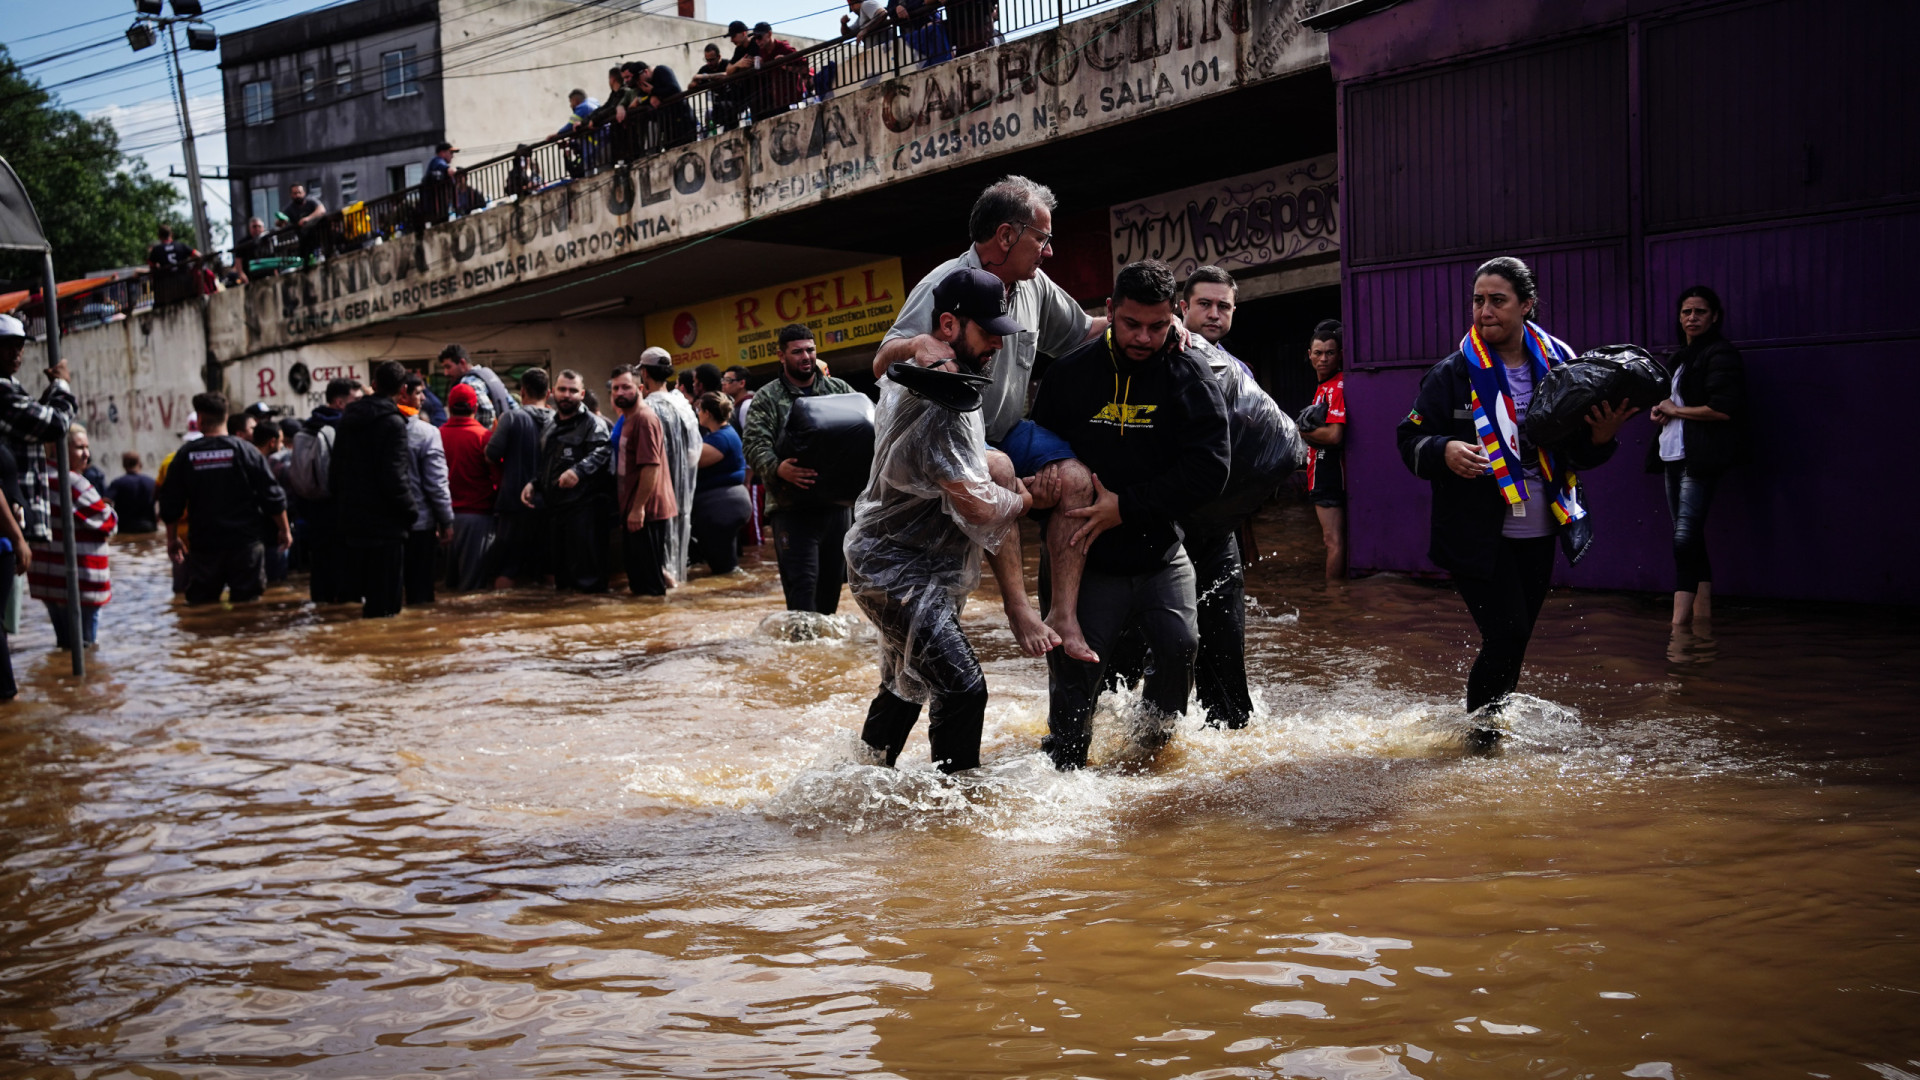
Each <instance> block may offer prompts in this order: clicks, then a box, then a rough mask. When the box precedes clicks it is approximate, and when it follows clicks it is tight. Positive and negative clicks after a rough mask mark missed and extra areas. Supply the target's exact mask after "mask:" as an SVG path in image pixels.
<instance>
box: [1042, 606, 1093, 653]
mask: <svg viewBox="0 0 1920 1080" xmlns="http://www.w3.org/2000/svg"><path fill="white" fill-rule="evenodd" d="M1046 621H1047V625H1048V626H1051V627H1053V630H1054V633H1056V634H1059V635H1060V648H1062V649H1064V650H1065V651H1066V654H1067V655H1068V656H1069V657H1071V658H1073V659H1075V660H1083V661H1085V662H1087V663H1089V664H1097V663H1099V662H1100V654H1098V653H1096V652H1094V651H1093V649H1092V648H1091V647H1090V646H1088V644H1087V637H1086V635H1085V634H1082V633H1081V632H1080V620H1079V619H1076V618H1073V617H1072V616H1070V615H1068V614H1067V613H1066V612H1065V611H1064V610H1062V609H1060V608H1055V609H1054V610H1053V611H1052V613H1050V614H1049V615H1048V616H1047V620H1046Z"/></svg>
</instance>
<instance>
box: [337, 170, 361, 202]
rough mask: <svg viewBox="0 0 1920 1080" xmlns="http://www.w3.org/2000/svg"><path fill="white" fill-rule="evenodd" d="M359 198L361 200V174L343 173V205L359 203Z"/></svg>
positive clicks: (341, 190)
mask: <svg viewBox="0 0 1920 1080" xmlns="http://www.w3.org/2000/svg"><path fill="white" fill-rule="evenodd" d="M359 198H360V174H359V173H357V172H343V173H341V174H340V201H341V202H342V203H343V204H344V203H351V202H357V201H359Z"/></svg>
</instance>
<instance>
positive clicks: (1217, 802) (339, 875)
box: [0, 507, 1920, 1080]
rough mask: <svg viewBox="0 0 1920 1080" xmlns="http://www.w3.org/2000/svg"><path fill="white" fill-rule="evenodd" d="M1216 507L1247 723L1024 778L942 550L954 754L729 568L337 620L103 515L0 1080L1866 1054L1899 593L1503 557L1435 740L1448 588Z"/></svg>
mask: <svg viewBox="0 0 1920 1080" xmlns="http://www.w3.org/2000/svg"><path fill="white" fill-rule="evenodd" d="M1260 536H1261V539H1262V548H1263V550H1264V551H1272V552H1274V553H1275V554H1274V555H1273V556H1272V557H1270V558H1268V559H1267V560H1266V561H1264V562H1263V563H1262V564H1260V565H1259V566H1258V567H1256V568H1255V569H1254V570H1253V571H1252V572H1251V573H1250V575H1249V581H1248V587H1249V594H1250V603H1249V620H1248V622H1249V636H1250V642H1249V645H1250V652H1251V654H1252V658H1253V663H1254V668H1255V671H1256V684H1257V692H1256V703H1257V714H1256V717H1255V719H1254V721H1253V723H1252V724H1251V725H1250V726H1249V727H1248V728H1247V729H1245V730H1243V731H1220V730H1214V729H1211V728H1206V727H1203V726H1201V725H1200V724H1199V723H1198V722H1197V718H1189V719H1187V720H1185V721H1183V722H1182V723H1181V725H1180V727H1179V730H1178V732H1177V734H1176V736H1175V738H1174V741H1173V743H1172V744H1171V745H1170V746H1169V747H1168V748H1167V750H1166V751H1164V752H1163V753H1162V754H1160V755H1159V757H1158V758H1157V759H1155V760H1154V761H1152V762H1150V763H1141V762H1138V761H1135V760H1133V759H1131V758H1130V756H1129V755H1130V750H1129V747H1128V745H1127V743H1126V740H1125V739H1123V738H1122V737H1120V734H1119V728H1120V726H1121V725H1120V724H1119V723H1118V720H1119V718H1122V717H1124V716H1126V715H1127V710H1128V707H1129V702H1128V701H1127V700H1126V699H1125V698H1124V697H1122V698H1118V699H1115V700H1112V701H1110V702H1109V703H1108V704H1107V705H1106V706H1104V707H1103V712H1102V714H1101V717H1100V719H1099V724H1100V729H1101V734H1100V737H1099V740H1098V741H1097V742H1096V745H1095V748H1094V753H1093V761H1094V762H1095V765H1096V767H1095V768H1094V769H1092V770H1089V771H1087V772H1082V773H1075V774H1069V775H1061V774H1057V773H1055V772H1053V771H1052V769H1051V768H1049V767H1048V766H1047V764H1046V761H1045V758H1044V757H1043V756H1042V755H1040V754H1039V753H1038V752H1037V744H1038V740H1039V737H1040V735H1041V734H1042V732H1043V731H1044V729H1045V723H1046V694H1045V681H1044V668H1043V666H1042V665H1041V664H1040V663H1039V662H1038V661H1033V660H1028V659H1025V658H1022V657H1021V656H1020V655H1019V651H1018V649H1017V647H1016V646H1015V644H1014V641H1013V639H1012V637H1011V635H1010V634H1009V633H1008V632H1007V631H1006V629H1005V628H1004V626H1002V625H1000V624H999V622H998V605H997V603H996V602H995V600H996V598H995V597H993V596H992V595H991V592H992V585H991V582H989V584H988V586H987V587H986V589H985V590H983V593H982V595H981V596H980V597H978V598H976V601H975V602H974V603H973V604H972V605H970V607H969V609H968V612H967V622H968V625H969V627H970V629H971V630H972V632H973V633H974V635H975V639H976V643H977V644H978V645H979V647H980V652H981V656H982V660H983V662H984V664H985V666H986V668H987V671H988V677H989V682H990V686H991V689H992V691H993V695H994V697H993V701H992V704H991V705H990V707H989V711H988V715H987V737H986V738H987V742H986V748H985V754H984V759H985V761H986V764H985V766H984V767H983V768H981V769H980V770H978V771H976V772H975V773H973V774H970V775H966V776H960V777H954V778H946V777H942V776H940V775H939V774H937V773H935V772H933V771H932V770H931V767H930V765H929V763H928V761H927V751H926V744H925V741H924V739H923V738H920V739H916V741H915V742H914V743H913V744H912V745H910V747H909V749H908V752H907V754H906V755H905V756H904V757H903V759H902V768H901V769H900V770H899V771H891V770H886V769H881V768H876V767H874V766H872V765H871V764H868V763H867V758H866V757H865V755H864V754H863V753H862V751H861V748H860V744H859V741H858V739H857V737H856V735H855V731H856V730H857V728H858V725H859V723H860V720H861V718H862V717H863V716H864V712H865V708H866V703H867V701H868V699H869V697H870V695H871V693H872V689H873V687H874V685H875V684H876V682H877V678H878V674H877V670H876V667H875V664H874V656H873V640H872V636H871V633H870V632H869V631H868V630H867V628H866V627H865V626H864V624H862V623H861V622H860V621H859V619H858V617H857V616H855V617H852V618H842V619H838V620H834V621H831V622H818V621H808V622H807V624H806V625H801V624H800V623H799V622H797V621H796V620H794V619H792V618H790V617H788V616H786V615H784V613H780V612H778V610H777V609H778V606H779V602H778V589H777V583H776V582H775V580H774V576H773V573H772V571H771V568H770V566H763V565H761V564H759V563H757V562H751V561H750V562H749V565H748V567H747V569H746V571H745V572H744V573H742V574H740V575H736V576H733V577H729V578H722V579H703V580H699V581H696V582H694V583H693V584H692V585H691V586H689V587H688V588H687V589H684V590H681V591H680V592H678V593H677V594H676V595H675V597H674V598H673V599H672V600H670V601H668V602H666V603H658V602H638V601H632V600H628V599H625V598H614V597H596V598H583V597H562V598H555V597H553V596H549V595H544V594H535V593H531V592H523V593H515V594H511V595H498V596H484V597H463V598H457V599H454V600H451V601H447V602H443V603H441V604H440V605H438V606H436V607H434V608H432V609H430V610H427V611H409V612H407V613H405V614H404V615H402V616H401V617H400V618H398V619H395V620H389V621H383V622H378V623H371V624H369V623H363V622H361V621H359V620H357V619H354V618H352V617H351V616H352V614H353V612H352V611H351V610H349V609H327V610H320V611H316V610H315V609H313V608H311V607H309V606H306V605H303V604H301V603H299V602H298V599H297V598H296V597H295V596H294V595H293V594H290V593H287V592H284V591H275V592H272V593H269V596H268V600H267V602H266V603H263V604H261V605H256V606H254V607H251V608H246V609H242V610H225V611H214V610H204V611H186V610H183V609H179V608H176V607H173V606H171V605H170V604H169V602H168V598H167V596H166V595H165V589H164V584H163V583H164V577H163V567H162V562H161V553H160V552H159V551H158V550H157V547H156V546H155V545H154V544H152V543H151V542H136V543H134V544H131V545H124V546H122V547H119V548H117V549H116V556H115V559H116V574H115V576H116V579H117V580H116V590H115V592H116V596H117V599H116V600H115V602H114V604H113V606H112V607H111V608H110V609H109V610H108V613H107V615H106V617H105V618H104V619H103V622H102V644H101V646H100V648H99V650H98V651H97V653H96V655H95V656H94V657H93V659H92V676H91V677H90V679H89V680H88V681H87V682H86V683H85V684H84V685H76V684H74V683H73V682H72V680H70V679H67V678H64V677H63V672H64V671H65V667H64V661H63V659H62V658H61V657H60V656H58V655H56V654H53V653H52V652H51V646H52V641H51V635H50V633H49V632H47V631H46V630H45V629H44V620H43V618H42V617H41V616H40V613H39V612H37V611H29V612H28V613H27V617H26V620H27V622H28V623H29V624H30V625H29V630H28V632H27V633H25V634H23V635H21V636H20V637H18V638H16V639H15V646H16V649H17V653H16V666H17V668H18V670H19V672H20V675H21V678H22V683H23V697H22V700H21V701H19V702H16V703H14V704H13V705H11V706H7V707H5V711H4V715H3V716H0V748H3V749H4V751H5V752H6V753H7V755H8V756H9V759H10V760H11V762H12V764H13V767H12V768H11V769H9V770H7V771H6V773H5V779H4V781H0V783H3V784H4V794H3V799H4V801H3V802H0V807H4V809H3V810H0V813H3V814H4V825H5V834H4V835H5V839H4V840H0V882H4V893H0V895H4V897H5V900H4V901H0V950H3V951H0V956H4V960H0V1032H4V1039H5V1051H4V1053H0V1059H4V1060H0V1074H3V1075H21V1076H27V1075H32V1076H50V1075H52V1076H67V1075H71V1076H133V1075H145V1076H195V1077H242V1076H245V1077H268V1076H273V1077H280V1076H340V1077H348V1076H398V1075H415V1074H426V1073H430V1072H452V1073H455V1074H458V1075H471V1076H499V1075H507V1074H510V1073H518V1072H523V1071H529V1070H538V1071H541V1072H545V1073H554V1074H565V1075H583V1074H584V1075H620V1076H634V1075H639V1076H671V1077H708V1076H713V1077H800V1076H807V1077H817V1076H831V1075H842V1074H856V1073H857V1074H861V1075H864V1076H903V1077H961V1076H1036V1077H1037V1076H1059V1077H1066V1076H1098V1077H1155V1078H1190V1080H1198V1078H1203V1077H1327V1078H1340V1080H1362V1078H1374V1077H1423V1078H1433V1077H1449V1076H1475V1077H1478V1076H1509V1075H1512V1076H1518V1075H1529V1076H1532V1075H1539V1076H1556V1075H1564V1076H1569V1077H1571V1076H1588V1075H1591V1076H1623V1075H1624V1076H1645V1077H1651V1076H1671V1077H1683V1076H1730V1075H1740V1076H1747V1075H1753V1076H1761V1075H1766V1076H1771V1075H1780V1076H1810V1075H1811V1076H1818V1075H1828V1076H1871V1075H1874V1074H1878V1075H1880V1076H1883V1077H1899V1076H1904V1075H1920V1038H1917V1037H1916V1035H1915V1032H1916V1031H1920V1026H1917V1025H1915V1024H1914V1022H1913V1017H1914V1016H1915V1015H1920V1012H1917V1011H1916V1009H1917V1008H1920V1006H1916V1002H1920V954H1917V952H1916V943H1915V939H1914V936H1913V930H1912V923H1913V918H1912V916H1913V912H1914V910H1915V902H1916V900H1920V839H1917V838H1916V828H1915V810H1916V807H1920V799H1917V798H1916V796H1915V794H1914V787H1913V785H1912V783H1911V781H1912V779H1913V776H1914V771H1915V764H1916V760H1917V759H1920V740H1916V737H1915V734H1914V727H1913V724H1912V720H1913V714H1914V703H1915V700H1916V694H1915V682H1916V672H1920V663H1916V660H1920V644H1917V643H1916V640H1915V635H1914V633H1913V627H1912V625H1911V621H1910V619H1908V618H1906V617H1905V616H1903V615H1900V614H1889V613H1884V612H1871V611H1846V610H1828V609H1809V608H1805V607H1774V606H1759V605H1749V606H1745V607H1743V606H1741V605H1739V604H1738V603H1734V602H1724V601H1723V602H1722V603H1721V604H1720V605H1718V606H1719V609H1720V610H1719V612H1718V619H1717V624H1716V625H1715V626H1714V627H1713V628H1712V629H1713V640H1712V641H1711V642H1706V641H1704V640H1703V639H1701V638H1699V637H1698V636H1696V637H1695V639H1694V640H1690V641H1687V642H1681V641H1679V639H1677V638H1674V637H1673V636H1672V635H1670V634H1669V632H1668V627H1667V625H1666V621H1665V612H1664V611H1663V610H1661V609H1662V607H1663V606H1664V603H1665V600H1664V598H1659V597H1653V598H1639V597H1624V596H1608V595H1587V594H1571V593H1564V592H1563V593H1556V594H1554V595H1553V597H1552V598H1551V599H1550V600H1549V602H1548V605H1547V610H1546V612H1545V613H1544V614H1543V617H1542V629H1541V631H1540V635H1539V638H1538V640H1537V641H1536V644H1535V647H1534V650H1533V655H1532V657H1531V663H1530V668H1529V674H1528V676H1527V679H1526V680H1525V682H1524V683H1523V687H1522V688H1523V690H1524V691H1525V694H1526V695H1527V696H1525V697H1524V698H1523V700H1522V701H1521V702H1520V707H1519V708H1517V709H1515V710H1513V714H1512V723H1513V732H1514V735H1513V738H1511V739H1509V740H1507V744H1506V746H1505V748H1504V750H1503V752H1502V753H1501V754H1500V755H1499V756H1497V757H1494V758H1491V759H1469V758H1466V757H1465V756H1463V755H1462V753H1461V752H1460V746H1461V736H1462V733H1463V730H1464V717H1463V716H1462V715H1461V714H1460V709H1459V706H1458V695H1459V692H1460V687H1461V685H1462V684H1463V682H1464V678H1465V670H1466V667H1467V665H1468V664H1469V663H1470V662H1471V659H1472V649H1471V634H1472V632H1471V626H1470V624H1469V623H1468V621H1467V619H1466V617H1465V614H1464V612H1463V611H1462V610H1461V609H1460V606H1459V604H1458V602H1457V600H1455V599H1454V597H1453V596H1452V594H1451V593H1450V592H1448V591H1446V590H1444V589H1442V588H1437V587H1434V586H1430V585H1426V584H1421V583H1416V582H1410V581H1407V580H1404V579H1398V578H1393V577H1384V576H1383V577H1376V578H1372V579H1368V580H1364V581H1360V582H1356V583H1353V584H1352V585H1350V586H1346V587H1337V588H1328V587H1327V586H1326V585H1324V583H1321V582H1319V581H1318V580H1317V577H1318V567H1319V556H1318V553H1317V551H1316V550H1315V549H1316V548H1317V539H1318V529H1317V527H1316V526H1315V525H1314V524H1313V522H1312V520H1311V516H1310V514H1308V513H1306V512H1305V511H1304V509H1300V508H1292V507H1289V508H1285V509H1280V510H1276V511H1274V512H1272V513H1271V514H1270V515H1269V516H1268V518H1267V519H1264V520H1263V521H1262V522H1261V523H1260ZM1031 547H1032V545H1031V544H1030V545H1029V548H1031Z"/></svg>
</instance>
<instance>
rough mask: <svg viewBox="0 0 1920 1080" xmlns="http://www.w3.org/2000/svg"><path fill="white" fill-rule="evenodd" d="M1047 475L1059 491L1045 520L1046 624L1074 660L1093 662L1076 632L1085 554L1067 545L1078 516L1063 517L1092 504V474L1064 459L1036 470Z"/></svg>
mask: <svg viewBox="0 0 1920 1080" xmlns="http://www.w3.org/2000/svg"><path fill="white" fill-rule="evenodd" d="M1049 475H1051V478H1052V480H1053V481H1054V483H1055V486H1056V487H1057V488H1058V489H1059V492H1060V501H1059V502H1058V503H1056V504H1055V505H1054V508H1053V516H1052V517H1050V518H1048V519H1047V559H1048V561H1049V562H1050V563H1051V564H1052V566H1053V582H1052V584H1053V595H1052V598H1051V599H1050V600H1049V607H1048V609H1047V625H1048V626H1051V627H1053V629H1054V632H1055V633H1057V634H1059V635H1060V647H1061V648H1062V649H1064V650H1066V654H1067V655H1068V656H1070V657H1072V658H1073V659H1075V660H1084V661H1087V662H1089V663H1097V662H1098V661H1099V659H1100V658H1099V657H1098V656H1096V655H1094V652H1093V650H1092V649H1091V648H1089V647H1088V646H1087V637H1086V635H1085V634H1083V633H1081V632H1080V575H1081V572H1082V571H1084V570H1085V569H1086V567H1087V556H1086V554H1085V553H1083V552H1079V551H1075V550H1073V548H1072V547H1070V546H1069V545H1068V544H1067V541H1068V540H1070V539H1071V538H1072V537H1073V534H1074V533H1075V532H1077V531H1079V528H1080V525H1081V521H1080V519H1079V518H1072V517H1068V516H1067V511H1069V510H1079V509H1082V508H1084V507H1088V506H1092V505H1093V473H1092V471H1091V470H1089V469H1088V468H1087V467H1086V466H1085V465H1082V464H1080V462H1079V461H1077V460H1075V459H1072V458H1068V459H1067V460H1065V461H1056V462H1054V463H1053V464H1051V465H1048V466H1047V467H1045V468H1043V469H1041V470H1040V477H1041V479H1042V481H1043V482H1044V481H1045V480H1046V479H1047V478H1048V477H1049Z"/></svg>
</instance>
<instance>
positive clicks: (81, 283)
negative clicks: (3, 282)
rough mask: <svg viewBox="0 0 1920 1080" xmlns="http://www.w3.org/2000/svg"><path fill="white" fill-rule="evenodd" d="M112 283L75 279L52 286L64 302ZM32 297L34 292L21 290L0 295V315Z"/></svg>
mask: <svg viewBox="0 0 1920 1080" xmlns="http://www.w3.org/2000/svg"><path fill="white" fill-rule="evenodd" d="M113 281H114V279H113V278H110V277H90V278H75V279H74V280H72V281H63V282H61V283H60V284H58V285H56V286H54V291H55V292H56V293H58V294H60V299H62V300H65V299H67V298H68V297H71V296H77V295H79V294H80V293H83V292H91V291H93V290H94V289H97V288H99V287H100V286H102V285H111V284H112V283H113ZM33 296H34V292H33V291H32V290H30V289H23V290H21V291H20V292H10V293H0V315H6V314H9V313H11V312H12V311H13V309H15V308H17V307H19V306H20V305H21V304H24V303H26V302H27V301H28V300H30V299H32V298H33Z"/></svg>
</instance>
